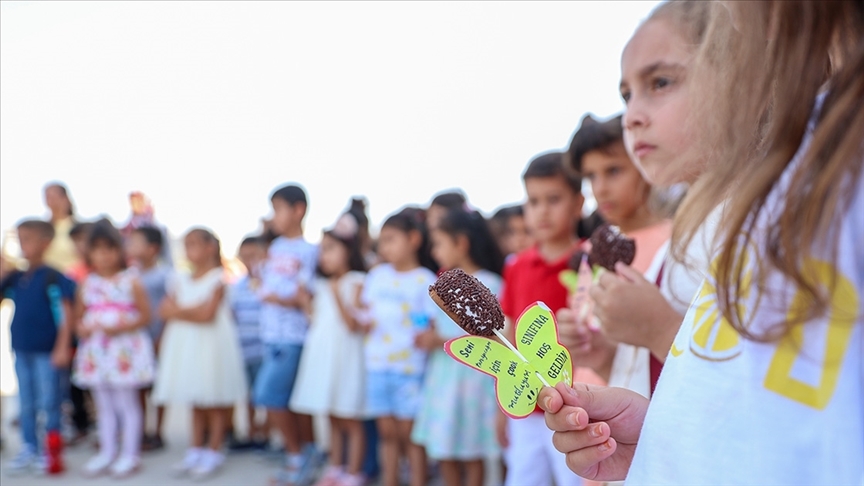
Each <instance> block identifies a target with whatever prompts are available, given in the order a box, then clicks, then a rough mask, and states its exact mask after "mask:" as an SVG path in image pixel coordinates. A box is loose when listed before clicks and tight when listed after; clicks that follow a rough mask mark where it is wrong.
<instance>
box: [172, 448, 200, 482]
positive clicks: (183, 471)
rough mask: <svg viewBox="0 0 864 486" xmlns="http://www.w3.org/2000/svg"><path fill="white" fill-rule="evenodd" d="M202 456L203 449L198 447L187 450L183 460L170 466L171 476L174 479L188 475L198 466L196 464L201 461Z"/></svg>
mask: <svg viewBox="0 0 864 486" xmlns="http://www.w3.org/2000/svg"><path fill="white" fill-rule="evenodd" d="M203 454H204V449H201V448H198V447H192V448H191V449H188V450H187V451H186V455H185V456H184V457H183V460H182V461H180V462H178V463H176V464H174V465H173V466H171V471H172V473H173V475H174V476H175V477H183V476H185V475H187V474H189V472H190V471H192V469H194V468H195V466H197V465H198V462H199V461H201V458H202V456H203Z"/></svg>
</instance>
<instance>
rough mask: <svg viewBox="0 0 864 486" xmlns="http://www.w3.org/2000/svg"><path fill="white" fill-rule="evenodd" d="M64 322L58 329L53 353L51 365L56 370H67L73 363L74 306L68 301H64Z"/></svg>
mask: <svg viewBox="0 0 864 486" xmlns="http://www.w3.org/2000/svg"><path fill="white" fill-rule="evenodd" d="M61 305H62V306H63V322H61V323H60V328H59V329H57V340H56V341H54V349H53V350H52V351H51V364H52V365H54V367H55V368H66V367H67V366H69V363H70V362H71V361H72V331H71V328H72V324H71V322H72V306H71V305H69V301H68V300H63V303H62V304H61Z"/></svg>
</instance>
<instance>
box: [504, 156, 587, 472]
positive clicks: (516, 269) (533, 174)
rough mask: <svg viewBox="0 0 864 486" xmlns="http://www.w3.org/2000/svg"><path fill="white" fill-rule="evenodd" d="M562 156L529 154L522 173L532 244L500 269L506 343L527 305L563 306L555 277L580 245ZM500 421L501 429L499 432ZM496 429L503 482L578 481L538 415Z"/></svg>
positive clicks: (573, 184)
mask: <svg viewBox="0 0 864 486" xmlns="http://www.w3.org/2000/svg"><path fill="white" fill-rule="evenodd" d="M562 155H563V154H562V153H560V152H550V153H546V154H542V155H540V156H538V157H536V158H534V159H533V160H532V161H531V162H530V163H529V164H528V167H527V169H526V170H525V172H524V174H523V176H522V179H523V181H524V183H525V191H526V192H527V194H528V202H527V203H526V204H525V222H526V224H527V225H528V228H529V231H530V233H531V236H532V237H533V239H534V241H535V242H536V243H535V245H534V246H532V247H531V248H529V249H527V250H525V251H523V252H522V253H519V254H518V255H517V256H516V257H515V258H514V259H513V261H512V263H510V264H509V265H508V266H507V267H506V268H505V269H504V285H503V288H502V291H501V308H502V310H503V311H504V315H505V317H506V318H507V320H508V329H507V332H506V333H505V334H507V336H508V339H510V340H511V341H513V340H514V339H513V336H514V329H513V326H512V324H513V323H514V322H515V321H516V319H517V318H518V317H519V316H520V315H521V314H522V311H523V310H524V309H525V308H526V307H528V306H529V305H531V304H534V303H535V302H536V301H538V300H539V301H543V302H544V303H545V304H546V305H547V306H549V308H550V309H551V310H552V311H553V312H557V311H559V310H560V309H562V308H565V307H566V306H567V289H566V288H565V287H564V285H563V284H562V283H561V280H560V277H561V274H562V272H565V271H567V270H568V268H569V267H568V260H569V259H570V257H571V255H572V253H573V252H574V250H576V248H577V246H578V244H579V242H578V241H577V240H576V237H575V236H574V235H575V233H576V231H575V229H576V222H577V221H578V219H579V216H580V214H581V211H582V202H583V197H582V192H581V185H582V181H581V179H580V177H579V176H578V174H576V173H574V172H572V171H570V170H569V169H568V168H567V167H565V165H564V162H563V160H562ZM588 373H590V372H588ZM577 379H581V380H582V381H584V380H585V379H590V378H585V377H580V378H577ZM593 379H594V380H597V377H596V376H594V377H593ZM505 424H506V432H505V431H503V430H502V428H504V427H502V426H504V425H505ZM498 433H499V435H500V436H501V437H500V438H499V440H501V441H502V442H503V443H504V444H502V445H504V446H505V447H506V450H505V453H504V459H505V462H506V463H507V468H508V470H507V478H506V482H505V484H506V485H507V486H523V485H526V484H551V483H552V481H553V478H554V482H555V484H558V485H559V486H569V485H573V484H580V483H581V480H579V478H576V477H574V476H573V475H572V474H571V473H570V471H569V470H568V469H567V464H566V463H565V462H564V457H563V456H562V455H561V454H560V453H559V452H558V451H556V450H555V448H554V447H553V446H552V434H551V432H550V431H549V430H548V429H547V428H546V426H545V424H544V423H543V416H542V414H540V413H535V414H532V415H530V416H528V417H526V418H524V419H518V420H517V419H508V418H507V417H506V416H505V415H504V414H503V413H500V414H499V424H498ZM507 443H509V446H507V445H506V444H507Z"/></svg>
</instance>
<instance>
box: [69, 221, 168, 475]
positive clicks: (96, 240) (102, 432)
mask: <svg viewBox="0 0 864 486" xmlns="http://www.w3.org/2000/svg"><path fill="white" fill-rule="evenodd" d="M87 248H88V251H87V263H88V264H89V265H90V268H91V270H92V272H91V273H90V275H88V276H87V279H86V280H85V281H84V283H83V284H82V285H81V289H80V291H79V295H78V299H77V302H76V308H75V320H76V326H75V327H76V333H77V335H78V338H79V344H78V352H77V353H76V355H75V365H74V369H73V374H72V381H73V382H74V383H75V384H76V385H77V386H79V387H80V388H86V389H89V390H90V393H91V395H92V396H93V401H94V402H95V404H96V414H97V417H96V425H97V428H98V430H99V453H98V454H97V455H96V456H95V457H93V458H92V459H90V460H89V461H87V464H85V465H84V471H83V472H84V474H85V475H87V476H90V477H93V476H97V475H100V474H102V473H103V472H105V471H106V470H108V469H109V467H110V472H111V474H112V476H114V477H116V478H120V477H125V476H128V475H129V474H132V473H133V472H134V471H135V470H137V469H138V467H139V463H140V458H139V452H140V448H141V432H142V430H143V414H142V410H141V404H140V402H139V400H138V389H139V388H141V387H144V386H148V385H149V384H150V383H152V381H153V375H154V359H153V344H152V343H151V341H150V336H149V334H148V333H147V330H146V328H147V324H148V323H149V322H150V312H151V310H150V303H149V301H148V299H147V293H146V291H145V290H144V287H143V285H141V282H140V281H139V280H138V279H137V277H136V275H135V272H132V271H129V270H127V268H126V256H125V255H124V252H123V241H122V237H121V236H120V232H119V231H117V229H116V228H114V226H113V225H112V224H111V223H110V222H109V221H107V220H101V221H99V222H97V223H96V224H95V225H94V226H93V228H92V229H91V231H90V236H89V238H88V242H87ZM120 427H122V429H121V428H120ZM118 432H119V436H120V441H121V443H120V444H118Z"/></svg>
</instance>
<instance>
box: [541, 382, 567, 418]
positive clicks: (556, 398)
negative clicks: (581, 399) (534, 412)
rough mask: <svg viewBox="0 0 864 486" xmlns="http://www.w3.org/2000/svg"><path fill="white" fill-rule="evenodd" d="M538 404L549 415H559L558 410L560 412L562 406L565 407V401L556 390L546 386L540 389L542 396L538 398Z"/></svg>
mask: <svg viewBox="0 0 864 486" xmlns="http://www.w3.org/2000/svg"><path fill="white" fill-rule="evenodd" d="M537 404H538V405H540V408H542V409H543V410H544V411H545V412H547V413H558V410H560V409H561V406H562V405H564V399H563V398H562V397H561V393H560V392H559V391H558V390H557V389H556V388H552V387H551V386H544V387H543V388H542V389H540V396H539V397H537Z"/></svg>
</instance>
